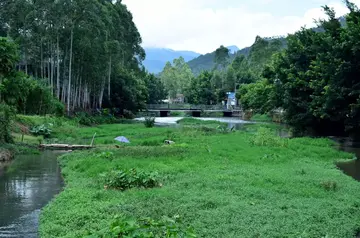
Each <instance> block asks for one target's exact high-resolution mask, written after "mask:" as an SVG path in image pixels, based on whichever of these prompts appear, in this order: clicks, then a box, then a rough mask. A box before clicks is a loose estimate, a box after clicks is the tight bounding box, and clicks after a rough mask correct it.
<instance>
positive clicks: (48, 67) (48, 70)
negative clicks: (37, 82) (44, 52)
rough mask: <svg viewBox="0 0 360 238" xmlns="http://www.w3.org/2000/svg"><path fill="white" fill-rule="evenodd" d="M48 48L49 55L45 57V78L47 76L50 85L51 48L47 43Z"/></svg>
mask: <svg viewBox="0 0 360 238" xmlns="http://www.w3.org/2000/svg"><path fill="white" fill-rule="evenodd" d="M48 49H49V52H50V55H49V57H48V58H47V78H48V84H49V86H51V78H50V74H51V73H50V69H51V64H50V63H51V48H50V44H48Z"/></svg>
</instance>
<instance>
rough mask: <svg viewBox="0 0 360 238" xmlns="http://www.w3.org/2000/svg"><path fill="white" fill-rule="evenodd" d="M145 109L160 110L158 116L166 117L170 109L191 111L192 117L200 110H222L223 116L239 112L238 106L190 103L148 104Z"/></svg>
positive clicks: (197, 114) (198, 113)
mask: <svg viewBox="0 0 360 238" xmlns="http://www.w3.org/2000/svg"><path fill="white" fill-rule="evenodd" d="M147 111H149V112H160V117H167V116H168V115H169V113H170V112H172V111H180V112H191V115H192V116H193V117H201V113H202V112H222V113H223V116H224V117H232V116H233V115H234V114H241V113H242V110H241V108H240V107H232V108H226V106H223V105H192V104H149V105H147Z"/></svg>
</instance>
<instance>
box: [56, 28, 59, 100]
mask: <svg viewBox="0 0 360 238" xmlns="http://www.w3.org/2000/svg"><path fill="white" fill-rule="evenodd" d="M56 51H57V52H56V53H57V57H56V58H57V69H56V97H57V98H58V99H60V50H59V34H58V35H57V39H56Z"/></svg>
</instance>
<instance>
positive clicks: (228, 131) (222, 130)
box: [216, 125, 235, 134]
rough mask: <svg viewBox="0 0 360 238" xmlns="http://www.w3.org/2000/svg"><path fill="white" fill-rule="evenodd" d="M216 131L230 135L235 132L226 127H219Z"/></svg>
mask: <svg viewBox="0 0 360 238" xmlns="http://www.w3.org/2000/svg"><path fill="white" fill-rule="evenodd" d="M216 130H217V131H219V132H220V133H223V134H227V133H231V132H234V131H235V127H231V128H229V127H227V126H226V125H221V126H218V127H217V128H216Z"/></svg>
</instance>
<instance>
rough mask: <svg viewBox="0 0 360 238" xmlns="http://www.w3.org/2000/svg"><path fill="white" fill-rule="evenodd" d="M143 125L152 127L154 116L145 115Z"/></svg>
mask: <svg viewBox="0 0 360 238" xmlns="http://www.w3.org/2000/svg"><path fill="white" fill-rule="evenodd" d="M144 125H145V126H146V127H147V128H151V127H154V125H155V117H145V121H144Z"/></svg>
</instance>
